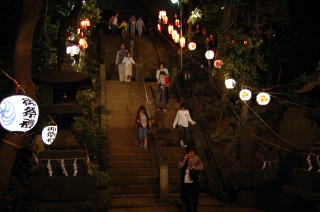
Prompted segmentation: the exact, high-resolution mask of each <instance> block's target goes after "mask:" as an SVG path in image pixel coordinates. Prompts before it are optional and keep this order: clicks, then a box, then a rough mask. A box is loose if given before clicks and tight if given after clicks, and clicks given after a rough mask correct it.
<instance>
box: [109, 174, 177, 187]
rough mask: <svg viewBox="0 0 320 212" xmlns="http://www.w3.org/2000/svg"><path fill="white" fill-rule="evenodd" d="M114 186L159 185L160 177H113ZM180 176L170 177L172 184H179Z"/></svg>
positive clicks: (154, 175)
mask: <svg viewBox="0 0 320 212" xmlns="http://www.w3.org/2000/svg"><path fill="white" fill-rule="evenodd" d="M111 177H112V185H137V184H150V185H151V184H156V185H158V184H159V176H157V175H156V174H153V175H152V176H111ZM179 182H180V176H172V177H169V183H170V184H172V185H173V184H179Z"/></svg>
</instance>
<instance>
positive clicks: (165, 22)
mask: <svg viewBox="0 0 320 212" xmlns="http://www.w3.org/2000/svg"><path fill="white" fill-rule="evenodd" d="M162 19H163V24H168V16H163V17H162Z"/></svg>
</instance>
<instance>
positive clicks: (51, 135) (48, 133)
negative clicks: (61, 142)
mask: <svg viewBox="0 0 320 212" xmlns="http://www.w3.org/2000/svg"><path fill="white" fill-rule="evenodd" d="M57 134H58V126H55V125H53V126H46V127H45V128H43V130H42V133H41V138H42V141H43V143H45V144H47V145H50V144H52V143H53V141H54V139H56V136H57Z"/></svg>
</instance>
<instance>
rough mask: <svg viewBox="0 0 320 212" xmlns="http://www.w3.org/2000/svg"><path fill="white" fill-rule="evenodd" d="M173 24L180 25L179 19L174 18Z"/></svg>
mask: <svg viewBox="0 0 320 212" xmlns="http://www.w3.org/2000/svg"><path fill="white" fill-rule="evenodd" d="M174 25H175V26H176V27H180V20H179V19H176V20H174Z"/></svg>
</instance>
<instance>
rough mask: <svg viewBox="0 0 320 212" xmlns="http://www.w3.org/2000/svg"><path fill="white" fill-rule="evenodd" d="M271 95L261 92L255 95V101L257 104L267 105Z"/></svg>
mask: <svg viewBox="0 0 320 212" xmlns="http://www.w3.org/2000/svg"><path fill="white" fill-rule="evenodd" d="M270 100H271V97H270V95H269V94H268V93H265V92H261V93H259V94H258V95H257V97H256V101H257V103H258V104H259V105H267V104H269V102H270Z"/></svg>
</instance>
